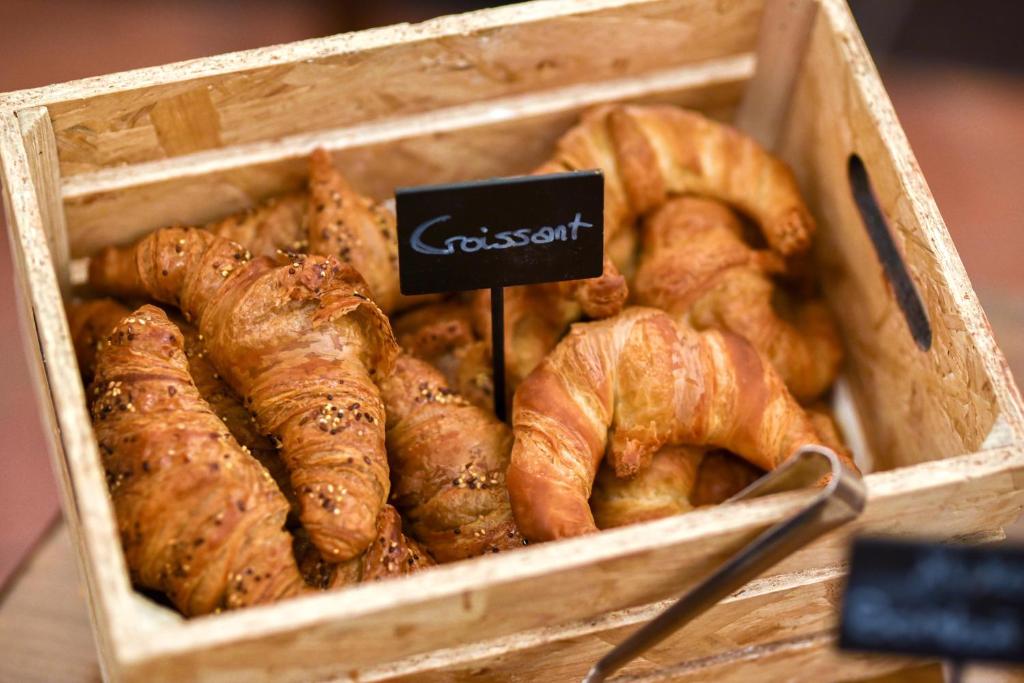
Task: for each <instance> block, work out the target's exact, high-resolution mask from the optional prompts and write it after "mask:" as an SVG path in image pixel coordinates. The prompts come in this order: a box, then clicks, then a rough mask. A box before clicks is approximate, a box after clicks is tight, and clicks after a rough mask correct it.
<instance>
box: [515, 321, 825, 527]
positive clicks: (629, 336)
mask: <svg viewBox="0 0 1024 683" xmlns="http://www.w3.org/2000/svg"><path fill="white" fill-rule="evenodd" d="M512 421H513V429H514V434H515V443H514V445H513V448H512V461H511V464H510V466H509V469H508V474H507V482H508V489H509V496H510V499H511V503H512V510H513V513H514V515H515V519H516V523H517V524H518V526H519V529H520V531H521V532H522V533H523V535H524V536H525V537H526V538H527V539H528V540H530V541H547V540H552V539H556V538H562V537H566V536H576V535H579V534H583V533H588V532H592V531H595V530H596V528H597V527H596V526H595V524H594V519H593V516H592V515H591V511H590V506H589V505H588V503H587V499H588V498H589V497H590V493H591V487H592V485H593V482H594V477H595V475H596V473H597V468H598V466H599V464H600V463H601V460H602V458H603V457H604V456H605V453H606V451H607V457H608V459H609V462H610V464H611V466H612V467H613V468H614V470H615V473H616V474H617V475H618V476H632V475H634V474H636V473H637V472H640V471H642V470H644V469H646V468H647V466H648V465H649V464H650V461H651V458H652V456H653V455H654V453H655V452H657V451H658V449H660V448H661V447H662V446H665V445H691V446H715V447H719V448H726V449H728V450H730V451H733V452H734V453H736V454H738V455H740V456H742V457H744V458H746V459H747V460H749V461H750V462H752V463H753V464H755V465H757V466H758V467H760V468H762V469H766V470H770V469H773V468H774V467H775V466H777V465H778V464H779V463H781V462H782V461H784V460H785V459H786V458H788V457H789V456H790V455H791V454H792V453H793V452H794V451H795V450H796V449H798V448H799V447H800V446H803V445H805V444H811V443H817V442H819V437H818V435H817V434H816V433H815V431H814V427H813V425H812V424H811V422H810V420H809V418H808V417H807V415H806V414H805V413H804V411H803V410H802V409H801V408H800V406H799V405H798V404H797V403H796V401H795V400H794V399H793V397H792V396H791V395H790V394H789V392H788V391H787V390H786V388H785V385H784V384H783V383H782V380H781V379H780V378H779V376H778V375H777V374H776V373H775V371H774V370H773V369H772V367H771V365H770V364H768V363H766V362H763V361H762V359H761V357H760V356H759V355H758V353H757V351H756V350H755V349H754V348H753V347H752V346H750V344H749V343H747V342H746V341H744V340H743V339H742V338H740V337H737V336H735V335H732V334H729V333H723V332H717V331H711V332H696V331H694V330H692V329H690V328H688V327H686V326H684V325H679V324H676V323H675V322H674V321H673V320H672V318H671V317H670V316H668V315H667V314H666V313H664V312H662V311H658V310H656V309H650V308H639V307H637V308H629V309H626V310H625V311H623V312H622V313H621V314H619V315H618V316H616V317H614V318H609V319H607V320H602V321H598V322H593V323H584V324H578V325H576V326H574V327H573V329H572V331H571V332H570V333H569V335H568V336H566V338H565V339H563V340H562V341H561V342H560V343H559V345H558V346H557V347H556V348H555V350H554V351H553V352H552V353H551V355H549V356H548V357H547V358H546V359H545V360H544V361H543V362H542V363H541V365H540V366H539V367H538V368H537V369H536V370H535V371H534V372H533V373H531V374H530V376H529V377H528V378H527V379H526V380H525V381H524V382H523V383H522V384H521V385H520V387H519V389H518V390H517V391H516V395H515V402H514V406H513V411H512Z"/></svg>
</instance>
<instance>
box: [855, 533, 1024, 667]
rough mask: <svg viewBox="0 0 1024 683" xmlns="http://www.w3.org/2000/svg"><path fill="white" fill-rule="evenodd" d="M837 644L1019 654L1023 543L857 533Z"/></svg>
mask: <svg viewBox="0 0 1024 683" xmlns="http://www.w3.org/2000/svg"><path fill="white" fill-rule="evenodd" d="M839 634H840V635H839V644H840V647H842V648H844V649H849V650H868V651H873V652H891V653H898V654H911V655H920V656H926V657H928V656H930V657H943V658H946V659H950V660H954V661H971V660H981V661H1008V662H1022V661H1024V549H1021V548H1012V547H1006V546H1003V547H998V546H996V547H992V546H989V547H970V546H956V545H938V544H933V543H914V542H907V541H899V540H892V539H876V538H862V539H858V540H857V541H856V542H855V543H854V546H853V553H852V556H851V559H850V577H849V580H848V583H847V588H846V595H845V597H844V600H843V609H842V618H841V621H840V629H839Z"/></svg>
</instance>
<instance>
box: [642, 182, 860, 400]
mask: <svg viewBox="0 0 1024 683" xmlns="http://www.w3.org/2000/svg"><path fill="white" fill-rule="evenodd" d="M742 230H743V228H742V226H741V225H740V222H739V220H738V218H737V217H736V215H735V214H734V213H733V212H732V211H731V210H730V209H729V208H728V207H726V206H725V205H723V204H721V203H719V202H717V201H715V200H713V199H702V198H697V197H681V198H677V199H673V200H671V201H669V202H667V203H666V204H665V205H664V206H662V207H661V208H660V209H658V210H657V212H655V213H654V214H653V215H651V216H650V217H649V218H648V219H647V220H646V221H645V222H644V227H643V251H642V254H641V257H640V262H639V265H638V267H637V273H636V282H635V285H634V290H633V291H634V294H635V296H636V301H637V303H639V304H641V305H644V306H655V307H657V308H661V309H662V310H665V311H667V312H669V313H671V314H672V315H674V316H677V317H679V318H681V319H684V320H685V321H686V322H688V323H689V324H691V325H693V326H694V327H695V328H697V329H698V330H704V329H711V328H717V329H724V330H728V331H730V332H734V333H736V334H738V335H739V336H741V337H743V338H744V339H746V340H747V341H749V342H750V343H751V344H753V345H754V347H755V348H756V349H757V350H758V351H760V352H761V353H762V354H763V355H764V356H765V357H767V358H768V359H769V360H771V362H772V364H773V365H774V366H775V369H776V370H778V372H779V374H780V375H781V376H782V379H783V380H784V381H785V383H786V386H787V387H788V388H789V390H790V391H791V392H792V393H793V395H794V396H796V397H797V399H799V400H810V399H813V398H814V397H816V396H818V395H819V394H821V393H822V392H823V391H825V390H826V389H828V387H829V386H831V384H832V382H833V381H834V380H835V377H836V374H837V372H838V370H839V363H840V361H841V359H842V345H841V343H840V340H839V335H838V333H837V332H836V328H835V325H834V323H833V321H832V317H831V315H830V314H829V311H828V308H827V307H826V306H825V304H824V303H823V302H822V301H820V300H811V301H806V302H803V303H801V304H799V306H798V307H797V308H796V310H795V312H794V314H793V316H792V318H793V322H792V323H791V322H789V321H788V320H786V319H785V318H784V317H783V316H782V315H780V313H779V312H778V311H777V310H776V307H775V306H774V305H773V300H774V299H776V298H777V292H776V287H775V285H774V283H773V282H772V280H771V278H770V275H771V273H772V272H778V271H779V270H781V269H782V263H781V262H780V260H779V259H778V257H777V256H776V255H775V254H774V252H770V251H761V250H756V249H752V248H751V247H749V246H748V245H747V244H746V242H744V241H743V237H742Z"/></svg>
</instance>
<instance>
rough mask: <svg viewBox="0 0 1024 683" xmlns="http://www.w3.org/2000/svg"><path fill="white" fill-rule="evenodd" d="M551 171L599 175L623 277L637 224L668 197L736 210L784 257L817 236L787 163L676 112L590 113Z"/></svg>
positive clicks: (611, 109) (562, 145)
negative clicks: (700, 198)
mask: <svg viewBox="0 0 1024 683" xmlns="http://www.w3.org/2000/svg"><path fill="white" fill-rule="evenodd" d="M548 168H561V169H565V170H579V169H592V168H596V169H600V170H601V171H602V173H603V174H604V182H605V234H606V240H609V243H610V244H612V245H614V244H616V242H623V243H624V244H625V247H623V248H617V249H610V250H609V254H610V255H611V256H612V259H613V260H615V261H616V265H617V266H618V267H619V269H620V270H622V271H623V272H628V265H627V264H626V263H624V262H623V261H624V260H625V259H627V258H628V256H629V253H628V250H629V245H630V244H631V241H632V240H630V239H629V238H628V237H626V236H627V235H629V234H631V233H632V226H633V222H634V221H635V220H636V219H637V218H638V217H641V216H643V215H645V214H647V213H648V212H650V211H652V210H654V209H657V208H658V207H660V206H661V205H662V204H664V203H665V202H666V201H667V200H668V198H669V197H670V196H671V195H679V194H697V195H704V196H708V197H714V198H715V199H718V200H720V201H723V202H726V203H728V204H730V205H732V206H734V207H736V208H738V209H739V210H740V211H742V212H743V213H745V214H746V215H747V216H749V217H750V218H751V219H753V220H754V221H755V222H756V223H757V225H758V226H759V227H760V229H761V232H762V233H763V234H764V237H765V239H766V240H767V242H768V244H769V246H771V248H772V249H773V250H775V251H776V252H778V253H779V254H781V255H783V256H790V255H793V254H798V253H801V252H804V251H806V250H807V248H808V247H809V246H810V243H811V237H812V236H813V234H814V231H815V223H814V219H813V218H812V216H811V214H810V211H808V209H807V206H806V205H805V204H804V202H803V199H802V198H801V197H800V191H799V189H798V188H797V185H796V180H795V179H794V177H793V173H792V171H790V170H789V167H787V166H786V164H785V163H783V162H782V161H781V160H780V159H778V158H776V157H774V156H772V155H771V154H769V153H768V152H767V151H766V150H765V149H764V148H762V147H761V146H760V145H758V144H757V142H755V141H754V140H753V139H752V138H750V137H747V136H746V135H744V134H743V133H741V132H739V131H737V130H736V129H734V128H732V127H730V126H727V125H725V124H722V123H718V122H716V121H712V120H711V119H708V118H706V117H704V116H702V115H700V114H698V113H696V112H692V111H687V110H685V109H680V108H678V107H673V106H667V105H653V106H637V105H607V106H601V107H597V108H595V109H592V110H590V111H589V112H587V113H585V114H584V115H583V117H582V119H581V121H580V123H579V124H578V125H577V126H575V127H574V128H572V129H571V130H570V131H569V132H568V133H566V134H565V135H564V136H563V137H562V138H561V139H560V140H559V141H558V144H557V149H556V152H555V155H554V158H553V160H552V162H551V164H549V166H548ZM619 252H622V253H619Z"/></svg>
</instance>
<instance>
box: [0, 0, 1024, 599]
mask: <svg viewBox="0 0 1024 683" xmlns="http://www.w3.org/2000/svg"><path fill="white" fill-rule="evenodd" d="M495 4H501V3H497V2H473V1H470V0H375V1H374V2H358V1H357V0H347V1H346V0H336V1H335V2H330V3H324V2H314V1H312V0H291V1H290V2H280V1H271V0H246V1H244V2H243V1H242V0H178V1H177V2H170V1H167V2H159V3H157V2H135V1H129V0H92V1H88V0H0V92H3V91H8V90H16V89H21V88H29V87H34V86H40V85H46V84H50V83H56V82H60V81H67V80H72V79H76V78H83V77H86V76H94V75H100V74H105V73H110V72H114V71H122V70H125V69H133V68H138V67H145V66H153V65H158V64H164V63H167V62H173V61H178V60H183V59H190V58H194V57H204V56H208V55H213V54H218V53H223V52H230V51H234V50H243V49H247V48H254V47H260V46H265V45H271V44H275V43H284V42H289V41H294V40H300V39H304V38H311V37H316V36H323V35H329V34H333V33H341V32H345V31H351V30H357V29H361V28H366V27H370V26H379V25H386V24H391V23H395V22H400V21H420V20H423V19H427V18H430V17H434V16H438V15H442V14H450V13H454V12H462V11H466V10H470V9H477V8H481V7H485V6H489V5H495ZM851 5H852V6H853V9H854V13H855V14H856V15H857V18H858V21H859V23H860V25H861V29H862V31H863V32H864V35H865V38H866V39H867V42H868V45H869V47H870V48H871V50H872V52H873V54H874V56H875V60H876V62H877V63H878V65H879V68H880V70H881V72H882V77H883V80H884V81H885V85H886V86H887V88H888V91H889V93H890V95H891V96H892V99H893V102H894V104H895V107H896V111H897V113H898V115H899V117H900V120H901V121H902V123H903V126H904V128H905V130H906V132H907V135H908V136H909V138H910V142H911V144H912V146H913V148H914V150H915V152H916V154H917V157H918V160H919V162H920V165H921V167H922V169H923V170H924V174H925V176H926V178H927V179H928V182H929V184H930V186H931V189H932V191H933V192H934V194H935V197H936V200H937V201H938V204H939V208H940V209H941V211H942V214H943V215H944V216H945V219H946V222H947V224H948V226H949V229H950V232H951V233H952V235H953V238H954V240H955V241H956V244H957V247H958V249H959V251H960V255H961V257H962V258H963V261H964V264H965V265H966V267H967V271H968V273H969V274H970V276H971V279H972V281H973V283H974V286H975V288H976V290H977V291H978V293H979V295H980V297H981V300H982V303H983V304H984V306H985V309H986V311H987V313H988V315H989V318H990V320H991V323H992V326H993V328H994V330H995V333H996V337H997V339H998V341H999V343H1000V345H1001V346H1002V349H1003V350H1004V352H1005V353H1006V354H1007V356H1008V357H1009V360H1010V364H1011V366H1012V367H1013V369H1014V372H1015V374H1016V376H1017V377H1018V378H1022V377H1024V264H1022V263H1021V261H1022V259H1024V187H1022V181H1024V162H1022V161H1021V151H1020V150H1021V149H1024V47H1022V41H1021V40H1020V27H1021V26H1022V25H1024V3H1015V2H1007V1H1005V0H975V1H974V2H971V3H964V2H962V1H959V0H852V1H851ZM0 252H3V253H2V254H0V324H2V328H0V329H4V330H5V331H6V334H4V335H2V336H0V377H2V378H3V389H2V391H0V435H2V437H0V462H3V476H2V477H0V519H2V520H3V522H2V524H0V529H2V531H0V605H2V601H3V599H4V595H5V593H6V592H9V591H10V590H11V586H13V585H14V584H15V583H16V579H17V576H18V568H19V566H23V564H24V563H23V560H24V558H26V557H27V556H28V555H29V554H30V552H31V549H32V547H33V545H34V544H37V543H38V542H39V540H40V539H41V538H44V537H45V535H46V530H47V529H48V528H52V527H53V525H54V524H55V521H56V520H58V519H59V509H58V503H57V496H56V488H55V485H54V482H53V477H52V474H51V471H50V466H49V458H48V457H47V455H46V453H45V448H46V446H45V442H44V439H43V436H42V432H41V428H40V425H39V420H38V417H37V415H36V401H35V398H34V396H33V395H32V386H31V381H30V377H29V374H28V372H27V368H26V366H25V362H24V354H23V350H22V342H21V337H20V330H19V329H18V325H17V322H16V320H17V317H16V313H15V306H14V301H13V277H12V272H11V260H10V256H9V251H8V244H7V233H6V231H3V232H2V237H0ZM71 571H73V570H71Z"/></svg>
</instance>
